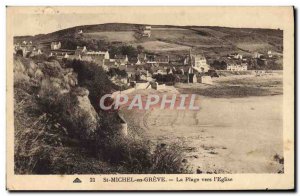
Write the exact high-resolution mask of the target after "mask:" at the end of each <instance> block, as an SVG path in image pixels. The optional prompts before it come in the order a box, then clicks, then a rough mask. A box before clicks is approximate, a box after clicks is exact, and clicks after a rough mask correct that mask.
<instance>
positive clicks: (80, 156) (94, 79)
mask: <svg viewBox="0 0 300 196" xmlns="http://www.w3.org/2000/svg"><path fill="white" fill-rule="evenodd" d="M243 13H244V16H242V15H243ZM256 13H258V14H256ZM7 14H8V16H13V17H12V18H8V19H7V20H8V21H7V25H8V26H7V27H8V30H7V63H8V64H7V77H8V82H7V88H8V91H7V104H8V110H7V123H8V128H7V140H8V141H9V142H8V143H7V149H8V155H7V158H8V160H7V161H9V166H8V168H7V172H8V174H9V176H11V177H9V178H11V180H9V182H10V183H8V189H12V190H14V189H16V190H19V189H21V190H26V189H30V190H34V189H35V188H32V186H31V185H29V182H30V181H33V179H35V178H37V179H40V180H41V181H43V180H42V179H46V178H43V176H46V177H49V178H52V177H55V176H57V178H59V176H61V177H64V176H68V180H67V182H66V179H67V178H64V179H63V178H61V179H60V180H61V182H62V183H63V182H66V183H67V184H66V186H67V185H68V183H69V184H72V186H74V187H71V188H70V187H69V188H70V189H80V190H85V189H87V190H90V189H92V190H103V189H105V190H108V189H109V190H115V189H114V188H113V187H114V185H113V184H114V183H116V184H117V187H118V188H116V190H127V189H131V190H139V189H142V190H165V189H169V190H170V189H171V190H172V189H173V190H176V189H180V190H195V189H196V190H200V189H213V190H217V189H231V190H236V189H247V186H246V184H247V181H246V179H244V181H241V182H240V183H241V184H239V182H238V181H239V178H242V177H243V176H244V175H245V176H247V175H249V176H250V177H251V176H253V179H255V178H259V179H260V180H257V183H259V182H261V183H262V184H255V180H253V179H252V180H253V182H252V183H253V185H249V187H248V188H249V189H266V188H267V189H268V188H270V189H278V188H282V189H290V188H293V179H294V178H293V176H294V161H293V160H294V126H293V125H294V124H293V119H294V110H293V108H294V100H293V99H294V79H293V78H294V62H293V59H294V53H293V50H294V49H293V47H294V41H293V40H294V38H293V32H294V29H293V28H294V26H293V23H294V19H293V17H294V16H293V7H266V8H263V7H83V8H81V7H7ZM221 15H223V16H224V17H221ZM233 17H234V18H233ZM237 18H238V19H237ZM279 18H280V19H279ZM103 175H104V176H105V177H103ZM72 176H73V177H72ZM182 176H184V177H182ZM235 176H236V178H235ZM15 177H16V178H18V179H19V180H16V179H15V180H13V179H14V178H15ZM27 177H28V179H30V180H28V181H27V180H25V179H27ZM244 178H248V177H244ZM272 178H273V179H274V181H272ZM276 178H278V179H279V180H277V183H278V182H280V183H282V186H281V185H280V183H278V184H276V180H275V179H276ZM69 179H70V180H69ZM248 179H250V178H248ZM267 179H270V181H269V180H267ZM40 180H37V181H40ZM25 181H27V183H26V182H25ZM207 181H209V182H210V183H211V184H212V183H214V186H213V185H209V186H207V185H206V184H205V183H208V182H207ZM18 182H22V183H23V184H21V185H18ZM59 182H60V181H56V182H55V184H54V185H53V186H52V185H49V184H51V183H49V184H47V183H48V182H47V181H44V182H36V181H35V182H34V183H45V188H42V187H44V186H41V189H45V190H47V186H50V188H49V189H61V188H62V187H61V186H59V185H58V184H59ZM121 182H123V184H118V183H121ZM268 182H269V183H270V184H268ZM85 183H90V184H91V183H92V185H87V187H88V186H92V187H89V188H87V187H86V188H84V187H83V186H82V187H76V185H77V184H82V185H83V184H85ZM93 183H94V184H93ZM97 183H98V185H99V187H98V186H97ZM100 183H101V185H100ZM105 183H107V185H106V184H105ZM126 183H128V184H127V185H128V186H129V187H128V188H124V185H125V184H126ZM130 183H131V184H130ZM152 183H153V184H152ZM168 183H170V186H168ZM176 183H177V185H176ZM183 183H188V184H189V185H188V186H186V187H185V185H184V184H183ZM197 183H204V184H202V185H197ZM219 183H221V184H222V186H223V187H222V186H221V187H219V188H218V186H220V184H219ZM226 183H227V185H228V187H226ZM230 183H232V184H230ZM133 184H134V185H133ZM27 185H28V187H27ZM150 185H151V186H150ZM70 186H71V185H70ZM138 186H140V188H135V187H138ZM176 186H177V188H176ZM191 186H194V187H191ZM203 186H204V187H203ZM205 186H207V187H205ZM16 187H20V188H16ZM26 187H27V188H26ZM104 187H105V188H104ZM130 187H131V188H130ZM36 188H37V187H36ZM69 188H67V189H69ZM37 189H40V188H37Z"/></svg>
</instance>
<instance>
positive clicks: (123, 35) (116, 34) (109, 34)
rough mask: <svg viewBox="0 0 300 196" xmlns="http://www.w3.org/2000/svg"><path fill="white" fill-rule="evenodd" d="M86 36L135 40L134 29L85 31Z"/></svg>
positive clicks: (102, 38)
mask: <svg viewBox="0 0 300 196" xmlns="http://www.w3.org/2000/svg"><path fill="white" fill-rule="evenodd" d="M83 35H84V37H85V38H89V39H99V40H106V41H108V42H115V41H117V42H129V43H130V42H134V41H135V38H134V32H133V31H104V32H92V33H84V34H83Z"/></svg>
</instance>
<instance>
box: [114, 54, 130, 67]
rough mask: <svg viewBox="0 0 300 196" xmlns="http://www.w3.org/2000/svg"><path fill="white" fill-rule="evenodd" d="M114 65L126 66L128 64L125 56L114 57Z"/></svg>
mask: <svg viewBox="0 0 300 196" xmlns="http://www.w3.org/2000/svg"><path fill="white" fill-rule="evenodd" d="M114 60H115V64H117V65H126V64H127V63H128V56H127V55H115V57H114Z"/></svg>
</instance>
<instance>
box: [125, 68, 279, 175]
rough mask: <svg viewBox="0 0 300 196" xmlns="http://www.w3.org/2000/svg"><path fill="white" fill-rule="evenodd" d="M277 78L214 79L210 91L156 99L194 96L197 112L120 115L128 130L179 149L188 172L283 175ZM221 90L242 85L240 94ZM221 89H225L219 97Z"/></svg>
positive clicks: (198, 88) (170, 90) (198, 89)
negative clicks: (175, 143) (198, 108)
mask: <svg viewBox="0 0 300 196" xmlns="http://www.w3.org/2000/svg"><path fill="white" fill-rule="evenodd" d="M280 78H281V76H280V74H279V75H269V76H264V77H255V76H245V75H244V76H230V77H221V78H218V79H216V80H215V81H214V82H215V85H213V86H214V87H212V86H211V87H203V86H208V85H202V84H195V85H187V84H180V85H177V86H176V89H175V88H174V87H170V88H168V89H167V90H164V91H157V92H156V94H161V95H162V94H164V93H167V94H172V93H176V92H177V93H179V92H181V93H192V92H193V91H195V93H197V94H199V95H200V96H199V97H198V99H197V102H196V104H197V105H199V106H200V110H199V111H191V110H183V111H182V110H180V111H179V110H170V109H164V110H161V109H158V108H154V109H152V110H147V111H127V110H122V114H123V115H124V117H125V119H126V120H127V122H128V124H129V127H130V128H133V129H134V128H135V130H140V129H142V130H143V131H142V132H140V133H139V134H141V135H143V136H144V137H146V138H148V139H150V140H151V141H152V142H154V143H158V144H166V143H173V142H178V143H180V144H182V145H183V146H184V149H185V162H187V163H188V164H190V166H191V168H192V170H193V172H194V173H278V172H283V163H282V162H281V161H279V160H280V159H281V157H283V141H282V140H283V139H282V106H281V103H282V89H281V88H282V86H281V85H282V82H280ZM227 85H228V86H231V87H232V86H243V89H244V91H243V92H242V93H241V92H239V91H238V90H237V89H230V88H226V87H225V86H227ZM187 86H190V88H189V89H188V90H187ZM224 87H225V88H224ZM221 88H224V89H225V90H223V91H221V92H219V91H220V89H221ZM253 88H255V89H253ZM273 88H274V89H273ZM267 89H268V90H267ZM275 89H276V90H275ZM279 89H281V91H280V90H279ZM177 90H178V91H179V92H178V91H177ZM135 93H142V94H143V93H144V94H143V95H146V94H148V93H151V94H152V93H155V92H153V91H152V90H151V92H147V91H138V92H135ZM242 94H243V96H242ZM275 94H276V95H275ZM203 95H204V96H203ZM216 97H217V98H216ZM278 157H279V158H278Z"/></svg>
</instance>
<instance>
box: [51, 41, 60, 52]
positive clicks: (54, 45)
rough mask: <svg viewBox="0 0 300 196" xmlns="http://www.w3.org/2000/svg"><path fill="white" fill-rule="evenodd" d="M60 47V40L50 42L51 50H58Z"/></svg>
mask: <svg viewBox="0 0 300 196" xmlns="http://www.w3.org/2000/svg"><path fill="white" fill-rule="evenodd" d="M60 48H61V43H60V42H51V50H58V49H60Z"/></svg>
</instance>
